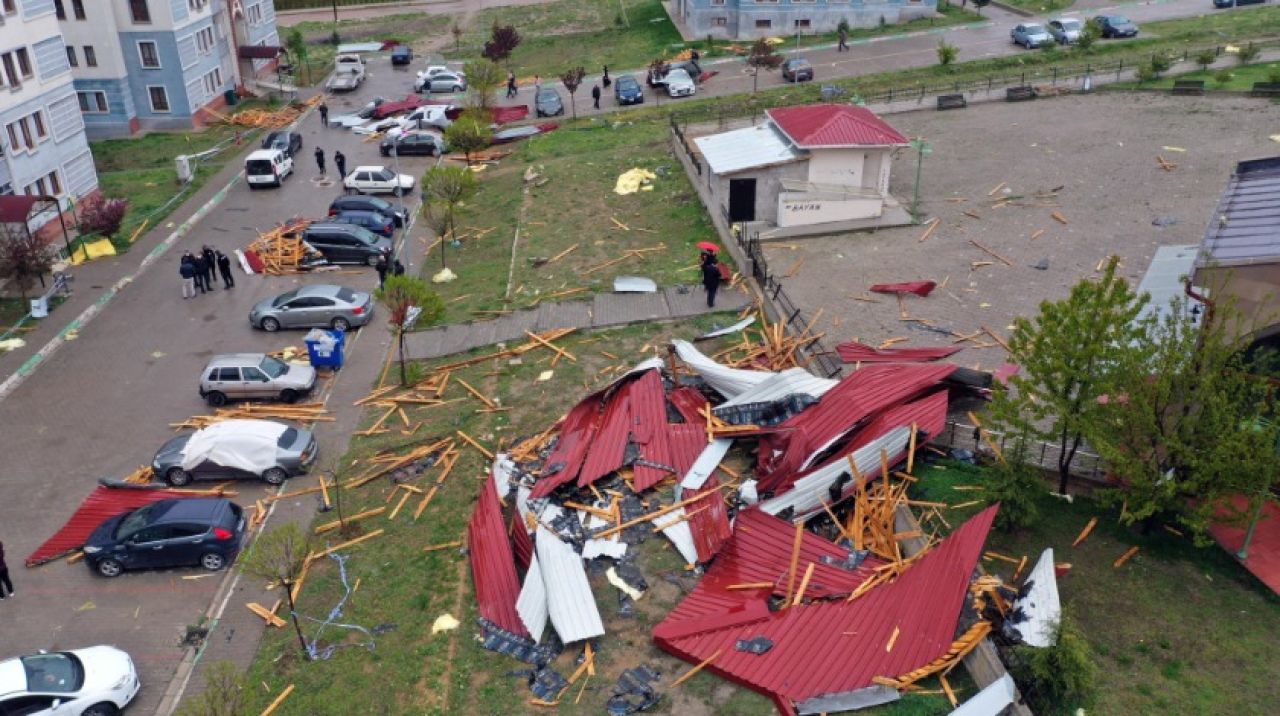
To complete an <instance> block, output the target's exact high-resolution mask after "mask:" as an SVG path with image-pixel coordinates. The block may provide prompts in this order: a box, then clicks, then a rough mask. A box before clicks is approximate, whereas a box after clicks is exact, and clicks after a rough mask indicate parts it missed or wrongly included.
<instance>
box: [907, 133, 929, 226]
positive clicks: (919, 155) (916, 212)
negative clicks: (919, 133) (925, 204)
mask: <svg viewBox="0 0 1280 716" xmlns="http://www.w3.org/2000/svg"><path fill="white" fill-rule="evenodd" d="M911 148H912V149H914V150H916V187H915V192H914V196H913V197H912V199H911V220H912V221H914V222H915V223H917V224H919V223H920V170H921V168H922V167H923V166H924V158H925V156H926V155H928V154H932V153H933V147H932V146H930V145H929V143H928V142H926V141H924V137H916V138H915V139H913V140H911Z"/></svg>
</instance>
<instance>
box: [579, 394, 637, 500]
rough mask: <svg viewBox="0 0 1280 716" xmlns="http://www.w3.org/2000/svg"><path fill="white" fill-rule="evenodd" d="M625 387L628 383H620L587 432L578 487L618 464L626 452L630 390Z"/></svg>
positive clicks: (629, 419)
mask: <svg viewBox="0 0 1280 716" xmlns="http://www.w3.org/2000/svg"><path fill="white" fill-rule="evenodd" d="M628 387H629V384H624V385H623V386H621V387H620V388H619V389H618V391H617V392H615V393H614V394H613V396H612V397H610V398H609V400H608V402H607V403H606V405H605V408H604V415H603V416H601V418H600V422H599V423H597V426H596V431H595V434H594V435H592V436H591V445H590V447H589V448H588V449H587V458H586V459H585V460H583V461H582V472H580V473H578V487H586V486H587V485H589V484H591V483H593V482H595V481H596V480H598V479H600V478H602V477H604V476H605V475H608V474H609V473H611V472H613V471H614V470H617V469H618V468H620V467H622V461H623V459H624V458H625V457H626V454H627V436H628V435H629V434H630V432H631V391H630V390H628Z"/></svg>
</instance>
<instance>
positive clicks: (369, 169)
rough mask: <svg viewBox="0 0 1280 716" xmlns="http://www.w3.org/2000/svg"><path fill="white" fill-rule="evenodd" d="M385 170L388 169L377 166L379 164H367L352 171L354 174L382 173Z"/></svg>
mask: <svg viewBox="0 0 1280 716" xmlns="http://www.w3.org/2000/svg"><path fill="white" fill-rule="evenodd" d="M384 169H386V167H384V166H381V165H377V164H365V165H362V166H358V167H356V168H355V169H352V170H351V171H353V172H380V171H382V170H384Z"/></svg>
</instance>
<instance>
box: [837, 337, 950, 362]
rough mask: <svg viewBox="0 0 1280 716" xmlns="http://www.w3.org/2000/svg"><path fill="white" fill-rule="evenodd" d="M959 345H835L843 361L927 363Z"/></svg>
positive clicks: (943, 355) (940, 357)
mask: <svg viewBox="0 0 1280 716" xmlns="http://www.w3.org/2000/svg"><path fill="white" fill-rule="evenodd" d="M960 350H961V348H960V346H943V347H941V348H876V347H874V346H869V345H866V344H865V343H859V342H857V341H849V342H847V343H841V344H839V345H837V346H836V352H837V353H839V354H840V360H842V361H844V362H845V363H927V362H929V361H934V360H941V359H943V358H946V357H948V356H952V355H955V354H956V353H959V352H960Z"/></svg>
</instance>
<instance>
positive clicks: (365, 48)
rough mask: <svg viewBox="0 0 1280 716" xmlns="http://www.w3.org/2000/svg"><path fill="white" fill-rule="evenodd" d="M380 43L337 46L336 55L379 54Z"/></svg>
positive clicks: (380, 49)
mask: <svg viewBox="0 0 1280 716" xmlns="http://www.w3.org/2000/svg"><path fill="white" fill-rule="evenodd" d="M381 51H382V43H381V42H347V43H344V44H341V45H338V54H339V55H346V54H359V53H361V52H381Z"/></svg>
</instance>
